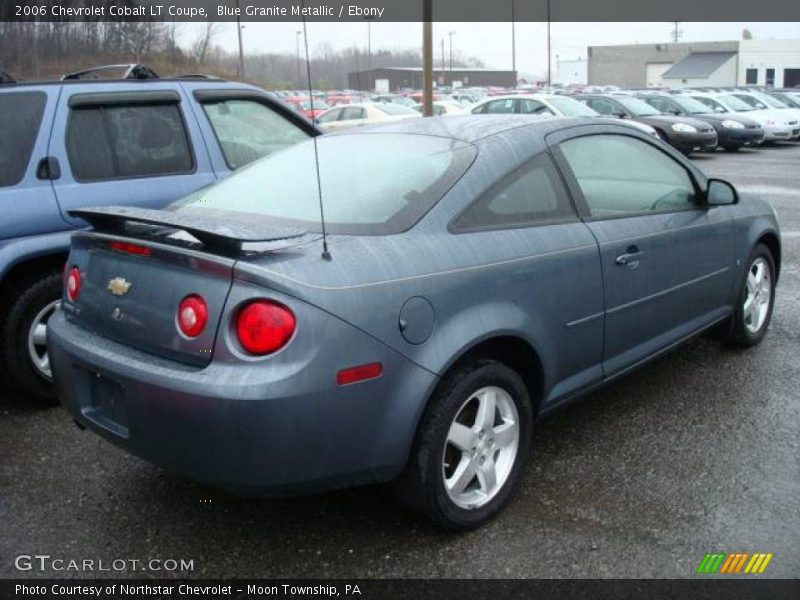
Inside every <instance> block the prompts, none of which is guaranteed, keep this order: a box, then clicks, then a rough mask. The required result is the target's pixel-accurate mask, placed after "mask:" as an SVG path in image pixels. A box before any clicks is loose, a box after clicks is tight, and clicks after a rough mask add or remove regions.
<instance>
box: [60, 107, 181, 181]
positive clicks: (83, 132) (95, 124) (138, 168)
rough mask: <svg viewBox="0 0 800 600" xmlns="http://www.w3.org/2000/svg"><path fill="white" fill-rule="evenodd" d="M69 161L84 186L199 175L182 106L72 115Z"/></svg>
mask: <svg viewBox="0 0 800 600" xmlns="http://www.w3.org/2000/svg"><path fill="white" fill-rule="evenodd" d="M67 155H68V157H69V164H70V167H71V168H72V172H73V173H74V175H75V178H76V179H77V180H79V181H103V180H109V179H127V178H132V177H148V176H153V175H171V174H181V173H191V172H192V171H194V160H193V158H192V152H191V148H190V145H189V139H188V137H187V135H186V129H185V127H184V124H183V119H182V118H181V114H180V109H179V108H178V105H177V104H159V105H153V104H146V105H145V104H142V105H135V104H131V105H119V106H111V105H109V106H91V107H86V108H75V109H72V113H71V114H70V119H69V125H68V126H67Z"/></svg>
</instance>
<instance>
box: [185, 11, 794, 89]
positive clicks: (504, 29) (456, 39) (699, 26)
mask: <svg viewBox="0 0 800 600" xmlns="http://www.w3.org/2000/svg"><path fill="white" fill-rule="evenodd" d="M201 27H202V25H187V26H186V29H185V31H184V41H186V42H188V41H190V40H191V39H192V37H194V36H196V35H198V33H199V29H198V28H201ZM679 27H680V29H681V30H682V31H683V35H682V37H681V41H683V42H696V41H714V40H737V39H741V37H742V30H744V29H745V28H746V29H749V30H750V32H751V33H752V34H753V37H754V38H756V39H768V38H775V39H800V23H681V24H680V26H679ZM301 28H302V24H301V23H248V24H246V25H245V28H244V30H243V37H244V49H245V53H247V52H258V51H263V52H287V53H294V52H295V37H296V36H295V32H296V31H297V30H298V29H301ZM371 28H372V50H373V52H374V51H376V50H380V49H382V48H385V49H396V48H419V47H420V46H421V44H422V25H421V24H420V23H381V22H379V21H373V22H372V24H371ZM673 28H674V25H673V24H672V23H668V22H660V23H553V25H552V29H551V31H552V38H553V62H554V63H555V60H556V57H555V56H556V55H558V56H559V58H560V59H562V60H572V59H576V58H578V57H581V58H584V59H585V58H586V47H587V46H590V45H592V46H597V45H604V44H627V43H631V44H633V43H637V42H640V43H659V42H669V41H671V39H672V38H671V34H672V30H673ZM450 31H455V34H454V35H453V54H454V56H456V57H459V56H460V57H467V56H473V57H475V58H479V59H481V60H482V61H484V62H485V63H486V66H487V67H492V68H497V69H510V68H511V24H510V23H434V25H433V43H434V64H435V65H436V66H437V67H438V66H439V65H440V64H441V45H440V44H441V40H442V39H444V40H445V59H446V57H447V52H448V49H449V42H448V35H447V34H448V32H450ZM308 36H309V50H310V52H311V54H312V56H313V54H314V52H315V49H316V48H317V47H318V46H319V45H320V44H321V43H324V42H328V43H330V44H331V45H332V46H333V47H334V48H344V47H352V46H353V45H357V46H359V47H360V48H361V49H362V50H364V51H365V52H366V48H367V24H366V23H309V24H308ZM546 40H547V26H546V24H545V23H517V24H516V41H517V44H516V46H517V52H516V54H517V70H518V71H519V72H520V73H521V74H522V75H523V76H524V75H528V76H530V75H538V74H542V73H544V71H545V69H546V63H547V58H546V57H547V54H546V52H547V45H546ZM215 42H216V43H217V44H219V45H221V46H223V47H225V48H226V49H229V50H235V49H236V24H235V23H223V24H221V25H220V32H219V35H218V36H217V38H216V40H215Z"/></svg>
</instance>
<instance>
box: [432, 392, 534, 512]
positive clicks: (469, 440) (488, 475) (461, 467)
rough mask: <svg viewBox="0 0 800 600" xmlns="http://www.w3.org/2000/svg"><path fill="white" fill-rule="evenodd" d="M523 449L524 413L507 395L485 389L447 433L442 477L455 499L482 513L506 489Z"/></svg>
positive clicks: (468, 403)
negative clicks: (519, 411)
mask: <svg viewBox="0 0 800 600" xmlns="http://www.w3.org/2000/svg"><path fill="white" fill-rule="evenodd" d="M518 448H519V414H518V413H517V406H516V404H514V400H513V399H512V398H511V396H510V395H509V393H508V392H506V391H505V390H503V389H502V388H499V387H494V386H490V387H485V388H481V389H479V390H478V391H476V392H475V393H474V394H472V395H470V397H469V398H467V400H466V401H465V402H464V404H462V405H461V408H460V409H459V410H458V412H457V413H456V416H455V418H454V419H453V422H452V423H451V424H450V430H449V431H448V433H447V443H446V444H445V449H444V455H443V457H442V474H443V476H444V487H445V490H447V495H448V496H449V497H450V499H451V500H452V501H453V502H454V503H455V504H456V505H458V506H460V507H461V508H466V509H475V508H480V507H481V506H483V505H485V504H486V503H487V502H489V501H490V500H491V499H492V498H494V496H495V495H496V494H497V492H499V491H500V489H502V487H503V485H505V483H506V480H507V479H508V476H509V474H510V473H511V469H512V468H513V467H514V462H515V460H516V458H517V450H518Z"/></svg>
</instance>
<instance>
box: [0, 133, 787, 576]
mask: <svg viewBox="0 0 800 600" xmlns="http://www.w3.org/2000/svg"><path fill="white" fill-rule="evenodd" d="M696 160H697V163H698V164H699V165H700V166H701V167H702V168H703V169H704V170H706V172H708V173H709V174H711V175H714V176H718V177H723V178H727V179H729V180H731V181H733V182H734V183H735V184H737V185H738V186H739V187H740V188H741V189H742V190H743V191H753V192H758V193H760V194H762V195H763V197H765V198H766V199H767V200H769V201H770V202H771V203H773V205H774V206H775V207H776V209H777V211H778V215H779V218H780V221H781V227H782V230H783V232H784V240H783V244H784V251H783V252H784V258H783V268H782V272H781V280H780V284H779V287H778V293H777V301H776V305H775V314H774V318H773V322H772V328H771V331H770V332H769V334H768V336H767V337H766V339H765V340H764V342H763V344H761V345H760V346H758V347H756V348H753V349H750V350H747V351H742V350H733V349H730V348H725V347H721V346H720V345H719V344H717V343H715V342H711V341H708V340H705V339H699V340H696V341H694V342H691V343H689V344H688V345H686V346H683V347H681V348H679V349H678V350H676V351H675V352H673V353H672V354H670V355H669V356H667V357H665V358H662V359H660V360H658V361H656V362H654V363H652V364H650V365H649V366H647V367H645V368H643V369H640V370H639V371H636V372H635V373H633V374H631V375H630V376H628V377H627V378H625V379H623V380H620V381H618V382H617V383H615V384H613V385H612V386H610V387H608V388H606V389H604V390H602V391H600V392H598V393H595V394H592V395H591V396H589V397H588V398H587V399H586V400H585V401H584V402H581V403H578V404H575V405H573V406H571V407H570V408H568V409H566V410H564V411H562V412H560V413H557V414H555V415H554V416H552V417H550V418H548V419H546V420H544V421H543V422H542V423H540V424H539V426H538V429H537V431H536V438H535V442H534V454H533V458H532V460H531V462H530V464H529V466H528V468H527V473H526V475H525V479H524V483H523V485H522V488H521V490H520V494H519V496H518V497H517V499H516V501H515V502H514V503H513V504H512V505H511V506H510V507H509V508H508V510H507V511H506V512H505V513H503V514H502V515H501V516H500V517H499V518H498V519H496V520H495V521H493V522H492V523H490V524H488V525H487V526H485V527H483V528H482V529H480V530H478V531H474V532H470V533H467V534H455V535H454V534H447V533H442V532H438V531H436V530H434V529H432V528H430V527H428V526H427V525H424V524H420V523H417V522H415V521H414V520H412V519H410V518H409V517H408V516H407V515H406V514H404V513H403V512H401V511H399V510H398V509H397V508H395V506H394V504H393V503H392V501H391V497H390V495H389V493H388V492H387V490H386V489H385V488H383V487H372V488H362V489H355V490H347V491H342V492H336V493H330V494H323V495H317V496H311V497H303V498H292V499H281V500H268V499H243V498H237V497H235V496H232V495H229V494H227V493H224V492H220V491H219V490H216V489H212V488H208V487H204V486H201V485H199V484H196V483H193V482H191V481H188V480H186V479H183V478H180V477H178V476H175V475H173V474H170V473H168V472H165V471H163V470H162V469H159V468H157V467H155V466H152V465H150V464H148V463H145V462H143V461H141V460H139V459H137V458H134V457H131V456H129V455H127V454H125V453H124V452H122V451H121V450H119V449H117V448H115V447H113V446H111V445H109V444H108V443H106V442H104V441H103V440H101V439H100V438H99V437H97V436H96V435H94V434H92V433H89V432H82V431H79V430H78V429H77V428H76V427H74V426H73V424H72V422H71V421H70V419H69V418H68V417H67V414H66V413H65V411H64V410H63V409H61V408H60V407H56V408H42V407H37V406H33V405H31V404H30V403H28V402H25V401H24V400H22V399H19V398H13V397H9V396H8V394H6V395H5V396H3V393H2V392H0V523H2V526H0V532H1V533H0V577H19V576H26V577H28V576H37V577H46V576H50V577H52V576H70V577H79V576H94V575H122V576H134V575H139V576H151V577H153V576H168V575H174V576H192V577H691V576H693V574H694V571H695V569H696V567H697V565H698V564H699V562H700V560H701V559H702V558H703V555H704V554H705V553H706V552H716V551H722V552H735V551H741V552H771V553H774V558H773V559H772V561H771V563H770V565H769V568H768V569H767V572H766V574H765V576H771V577H797V576H798V575H800V448H799V446H800V302H799V300H800V144H783V145H778V146H773V147H770V148H763V149H758V150H743V151H741V152H740V153H738V154H735V155H731V154H725V153H718V154H716V155H714V156H700V157H699V158H697V159H696ZM20 554H31V555H33V554H47V555H50V556H51V557H53V558H64V559H67V560H70V559H75V560H84V559H91V560H94V561H99V560H102V561H103V562H104V564H106V566H108V565H109V564H110V563H111V561H113V560H114V559H124V560H127V561H129V560H132V559H136V560H141V561H147V560H148V559H151V558H155V559H160V560H162V561H165V560H167V559H175V560H177V561H180V560H181V559H183V560H191V561H193V567H194V568H193V570H192V571H191V572H187V571H180V570H178V571H174V572H173V571H171V572H166V571H156V572H154V571H141V570H131V569H128V570H125V571H122V572H114V571H111V572H99V573H98V572H96V571H95V572H91V571H89V572H76V571H62V572H55V571H52V570H45V571H44V572H41V571H38V570H32V571H27V572H19V571H17V570H16V569H15V568H14V558H15V557H16V556H18V555H20ZM97 564H98V563H97V562H95V568H97V566H96V565H97Z"/></svg>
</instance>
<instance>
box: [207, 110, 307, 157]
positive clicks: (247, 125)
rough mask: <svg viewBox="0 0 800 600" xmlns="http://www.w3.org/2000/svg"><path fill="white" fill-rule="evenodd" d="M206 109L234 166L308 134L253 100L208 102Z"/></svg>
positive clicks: (294, 141) (282, 146) (226, 155)
mask: <svg viewBox="0 0 800 600" xmlns="http://www.w3.org/2000/svg"><path fill="white" fill-rule="evenodd" d="M203 110H204V111H205V113H206V116H208V120H209V121H210V122H211V127H212V128H213V129H214V133H215V134H216V136H217V140H218V141H219V145H220V147H221V149H222V154H223V155H224V156H225V162H226V163H228V167H229V168H231V169H238V168H240V167H243V166H245V165H247V164H249V163H251V162H253V161H255V160H258V159H259V158H262V157H264V156H267V155H269V154H272V153H273V152H277V151H279V150H283V149H284V148H287V147H289V146H292V145H294V144H296V143H297V142H301V141H303V140H307V139H308V137H309V135H308V134H307V133H306V132H305V131H303V130H302V129H301V128H300V127H299V126H297V125H295V124H294V123H292V122H291V121H289V120H288V119H286V118H285V117H283V116H282V115H279V114H278V113H276V112H275V111H274V110H272V109H271V108H269V107H268V106H265V105H263V104H261V103H260V102H256V101H254V100H241V99H237V100H225V101H223V102H205V103H203Z"/></svg>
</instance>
